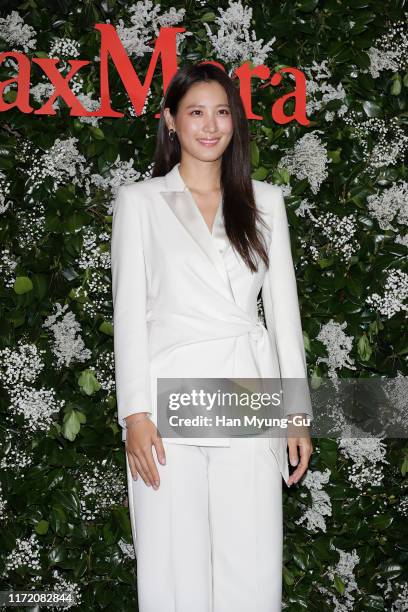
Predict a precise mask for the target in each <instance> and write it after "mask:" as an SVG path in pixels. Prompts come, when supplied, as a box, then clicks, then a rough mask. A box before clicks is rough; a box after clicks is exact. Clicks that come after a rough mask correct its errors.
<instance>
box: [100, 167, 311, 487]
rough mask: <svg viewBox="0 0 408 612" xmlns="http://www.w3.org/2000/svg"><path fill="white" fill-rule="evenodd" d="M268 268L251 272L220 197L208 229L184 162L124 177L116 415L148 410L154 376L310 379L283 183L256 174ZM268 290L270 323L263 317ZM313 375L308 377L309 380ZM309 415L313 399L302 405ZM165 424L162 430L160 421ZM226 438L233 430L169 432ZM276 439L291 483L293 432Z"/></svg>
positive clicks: (116, 265) (117, 257)
mask: <svg viewBox="0 0 408 612" xmlns="http://www.w3.org/2000/svg"><path fill="white" fill-rule="evenodd" d="M252 184H253V188H254V194H255V200H256V204H257V206H258V208H259V210H260V211H261V212H262V214H263V215H265V220H266V221H267V224H268V225H267V228H265V227H263V226H262V225H260V229H261V231H262V232H266V234H265V238H266V240H267V244H268V245H269V258H270V266H269V269H268V270H266V268H265V265H264V263H263V262H262V261H261V263H260V264H259V269H258V272H257V273H255V274H254V273H252V272H251V271H250V270H249V268H248V267H247V266H246V265H245V263H244V261H243V260H242V258H241V257H240V256H239V255H237V254H236V253H235V251H234V249H233V248H232V247H231V245H230V243H229V240H228V239H227V236H226V233H225V229H224V223H223V216H222V207H221V203H220V206H219V208H218V211H217V214H216V217H215V221H214V226H213V229H212V232H210V230H209V229H208V227H207V224H206V222H205V220H204V217H203V216H202V214H201V212H200V210H199V208H198V206H197V204H196V203H195V200H194V199H193V197H192V194H191V192H190V191H189V189H188V187H187V186H186V185H185V183H184V181H183V179H182V177H181V175H180V172H179V163H178V164H176V165H175V166H174V167H173V168H172V170H170V172H168V173H167V174H166V175H165V176H162V177H155V178H149V179H146V180H143V181H140V182H137V183H133V184H129V185H124V186H121V187H120V188H119V190H118V193H117V197H116V200H115V202H114V209H113V220H112V239H111V272H112V296H113V309H114V310H113V326H114V356H115V381H116V397H117V406H118V421H119V424H120V425H121V427H122V428H123V431H122V433H123V436H122V438H123V440H125V439H126V429H125V427H126V421H125V420H124V419H125V417H126V416H128V415H130V414H133V413H136V412H150V413H151V419H152V421H153V422H154V423H155V424H156V426H157V393H156V382H157V380H156V379H157V377H178V378H258V377H261V378H268V377H269V378H278V377H282V379H283V378H302V379H306V381H307V367H306V358H305V350H304V343H303V334H302V327H301V319H300V313H299V303H298V294H297V287H296V280H295V272H294V267H293V260H292V254H291V246H290V237H289V228H288V223H287V216H286V210H285V204H284V198H283V193H282V190H281V188H280V187H278V186H277V185H272V184H269V183H266V182H262V181H257V180H252ZM260 291H262V300H263V308H264V313H265V321H266V325H267V328H265V327H264V325H263V324H262V323H261V321H259V320H258V310H257V298H258V295H259V292H260ZM306 384H307V383H306ZM295 411H296V412H302V413H303V412H304V413H308V414H309V415H310V416H313V413H312V407H311V402H310V396H309V394H308V393H307V397H303V398H302V402H301V405H300V404H299V405H298V406H297V410H291V411H289V412H292V413H293V412H295ZM159 431H160V429H159ZM163 440H164V441H167V442H170V443H178V442H182V443H184V444H201V445H211V446H229V445H230V439H229V438H211V439H210V438H184V439H182V440H180V439H178V438H164V437H163ZM270 448H271V451H272V452H273V453H274V454H275V456H276V459H277V461H278V465H279V469H280V471H281V473H282V476H283V478H284V479H285V481H286V482H287V480H288V478H289V469H288V457H287V452H286V448H287V440H286V438H285V437H280V438H279V437H276V436H275V437H271V438H270Z"/></svg>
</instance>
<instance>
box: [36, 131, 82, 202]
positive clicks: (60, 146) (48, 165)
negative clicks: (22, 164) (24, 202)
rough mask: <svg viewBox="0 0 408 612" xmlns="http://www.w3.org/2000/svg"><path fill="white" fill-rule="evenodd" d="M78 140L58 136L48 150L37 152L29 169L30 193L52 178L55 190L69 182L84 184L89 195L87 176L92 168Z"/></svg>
mask: <svg viewBox="0 0 408 612" xmlns="http://www.w3.org/2000/svg"><path fill="white" fill-rule="evenodd" d="M77 142H78V139H77V138H74V137H70V138H67V139H65V140H61V139H60V138H57V139H56V140H55V142H54V144H53V145H52V147H51V148H50V149H49V150H48V151H46V152H45V153H43V154H40V153H37V156H36V157H34V161H33V164H32V166H31V168H30V170H29V171H28V177H27V193H28V194H31V193H32V192H33V191H34V190H36V189H38V188H39V187H40V186H41V185H42V183H43V181H44V179H46V178H51V179H52V182H53V189H54V190H57V189H58V188H59V187H60V186H61V185H64V184H65V183H67V182H69V183H72V184H73V185H79V186H83V187H84V188H85V191H86V193H87V195H89V183H88V181H87V180H86V178H87V175H88V174H89V172H90V169H89V168H88V167H87V165H86V159H85V157H84V156H83V155H81V154H80V152H79V151H78V148H77V146H76V145H77Z"/></svg>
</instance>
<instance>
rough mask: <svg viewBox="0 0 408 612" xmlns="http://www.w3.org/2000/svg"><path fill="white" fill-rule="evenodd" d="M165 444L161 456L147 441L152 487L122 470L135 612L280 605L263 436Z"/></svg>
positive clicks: (264, 609) (277, 521) (278, 547)
mask: <svg viewBox="0 0 408 612" xmlns="http://www.w3.org/2000/svg"><path fill="white" fill-rule="evenodd" d="M164 449H165V452H166V465H161V464H160V463H159V462H158V460H157V459H156V453H155V451H154V449H153V451H152V452H153V456H154V458H155V461H156V464H157V466H158V471H159V474H160V486H159V489H157V490H156V491H155V490H154V489H153V488H152V487H151V486H150V487H148V486H147V485H146V484H145V483H144V481H143V480H142V478H141V477H140V476H138V478H137V480H136V481H134V480H133V479H132V478H130V481H131V483H130V487H129V490H130V492H131V493H133V499H132V500H130V502H133V503H130V504H129V505H130V507H131V512H132V511H133V512H134V524H135V532H136V533H135V549H136V557H137V590H138V600H139V610H140V612H193V611H194V612H280V611H281V609H282V608H281V596H282V540H283V530H282V476H281V473H280V471H279V468H278V464H277V461H276V458H275V456H274V454H273V452H272V451H271V450H270V448H269V442H268V438H251V437H250V438H231V446H229V447H214V446H213V447H211V446H194V445H188V444H171V443H170V444H169V443H164ZM127 471H128V479H129V476H130V469H129V464H128V466H127Z"/></svg>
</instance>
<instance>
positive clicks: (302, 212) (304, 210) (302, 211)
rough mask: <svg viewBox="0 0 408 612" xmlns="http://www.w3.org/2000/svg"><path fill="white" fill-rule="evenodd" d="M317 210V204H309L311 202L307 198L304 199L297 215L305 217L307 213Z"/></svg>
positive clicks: (297, 210)
mask: <svg viewBox="0 0 408 612" xmlns="http://www.w3.org/2000/svg"><path fill="white" fill-rule="evenodd" d="M315 208H316V204H313V202H309V200H308V199H307V198H304V199H303V200H302V201H301V202H300V204H299V206H298V207H297V209H296V210H295V215H296V216H298V217H305V215H306V213H307V212H308V211H309V210H313V209H315Z"/></svg>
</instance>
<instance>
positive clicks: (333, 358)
mask: <svg viewBox="0 0 408 612" xmlns="http://www.w3.org/2000/svg"><path fill="white" fill-rule="evenodd" d="M345 327H347V321H343V323H337V322H336V321H334V320H333V319H330V321H329V322H328V323H326V324H325V325H323V326H322V328H321V330H320V331H319V333H318V335H317V340H319V341H320V342H322V343H323V344H324V346H325V347H326V351H327V355H328V356H327V357H318V358H317V361H316V364H318V363H320V362H322V363H326V364H327V366H328V377H329V378H336V377H337V372H336V370H341V369H342V368H348V369H350V370H355V369H356V366H355V365H353V364H354V359H353V358H352V357H350V351H351V349H352V347H353V336H351V337H350V336H347V335H346V334H345V333H344V331H343V330H344V328H345Z"/></svg>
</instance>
